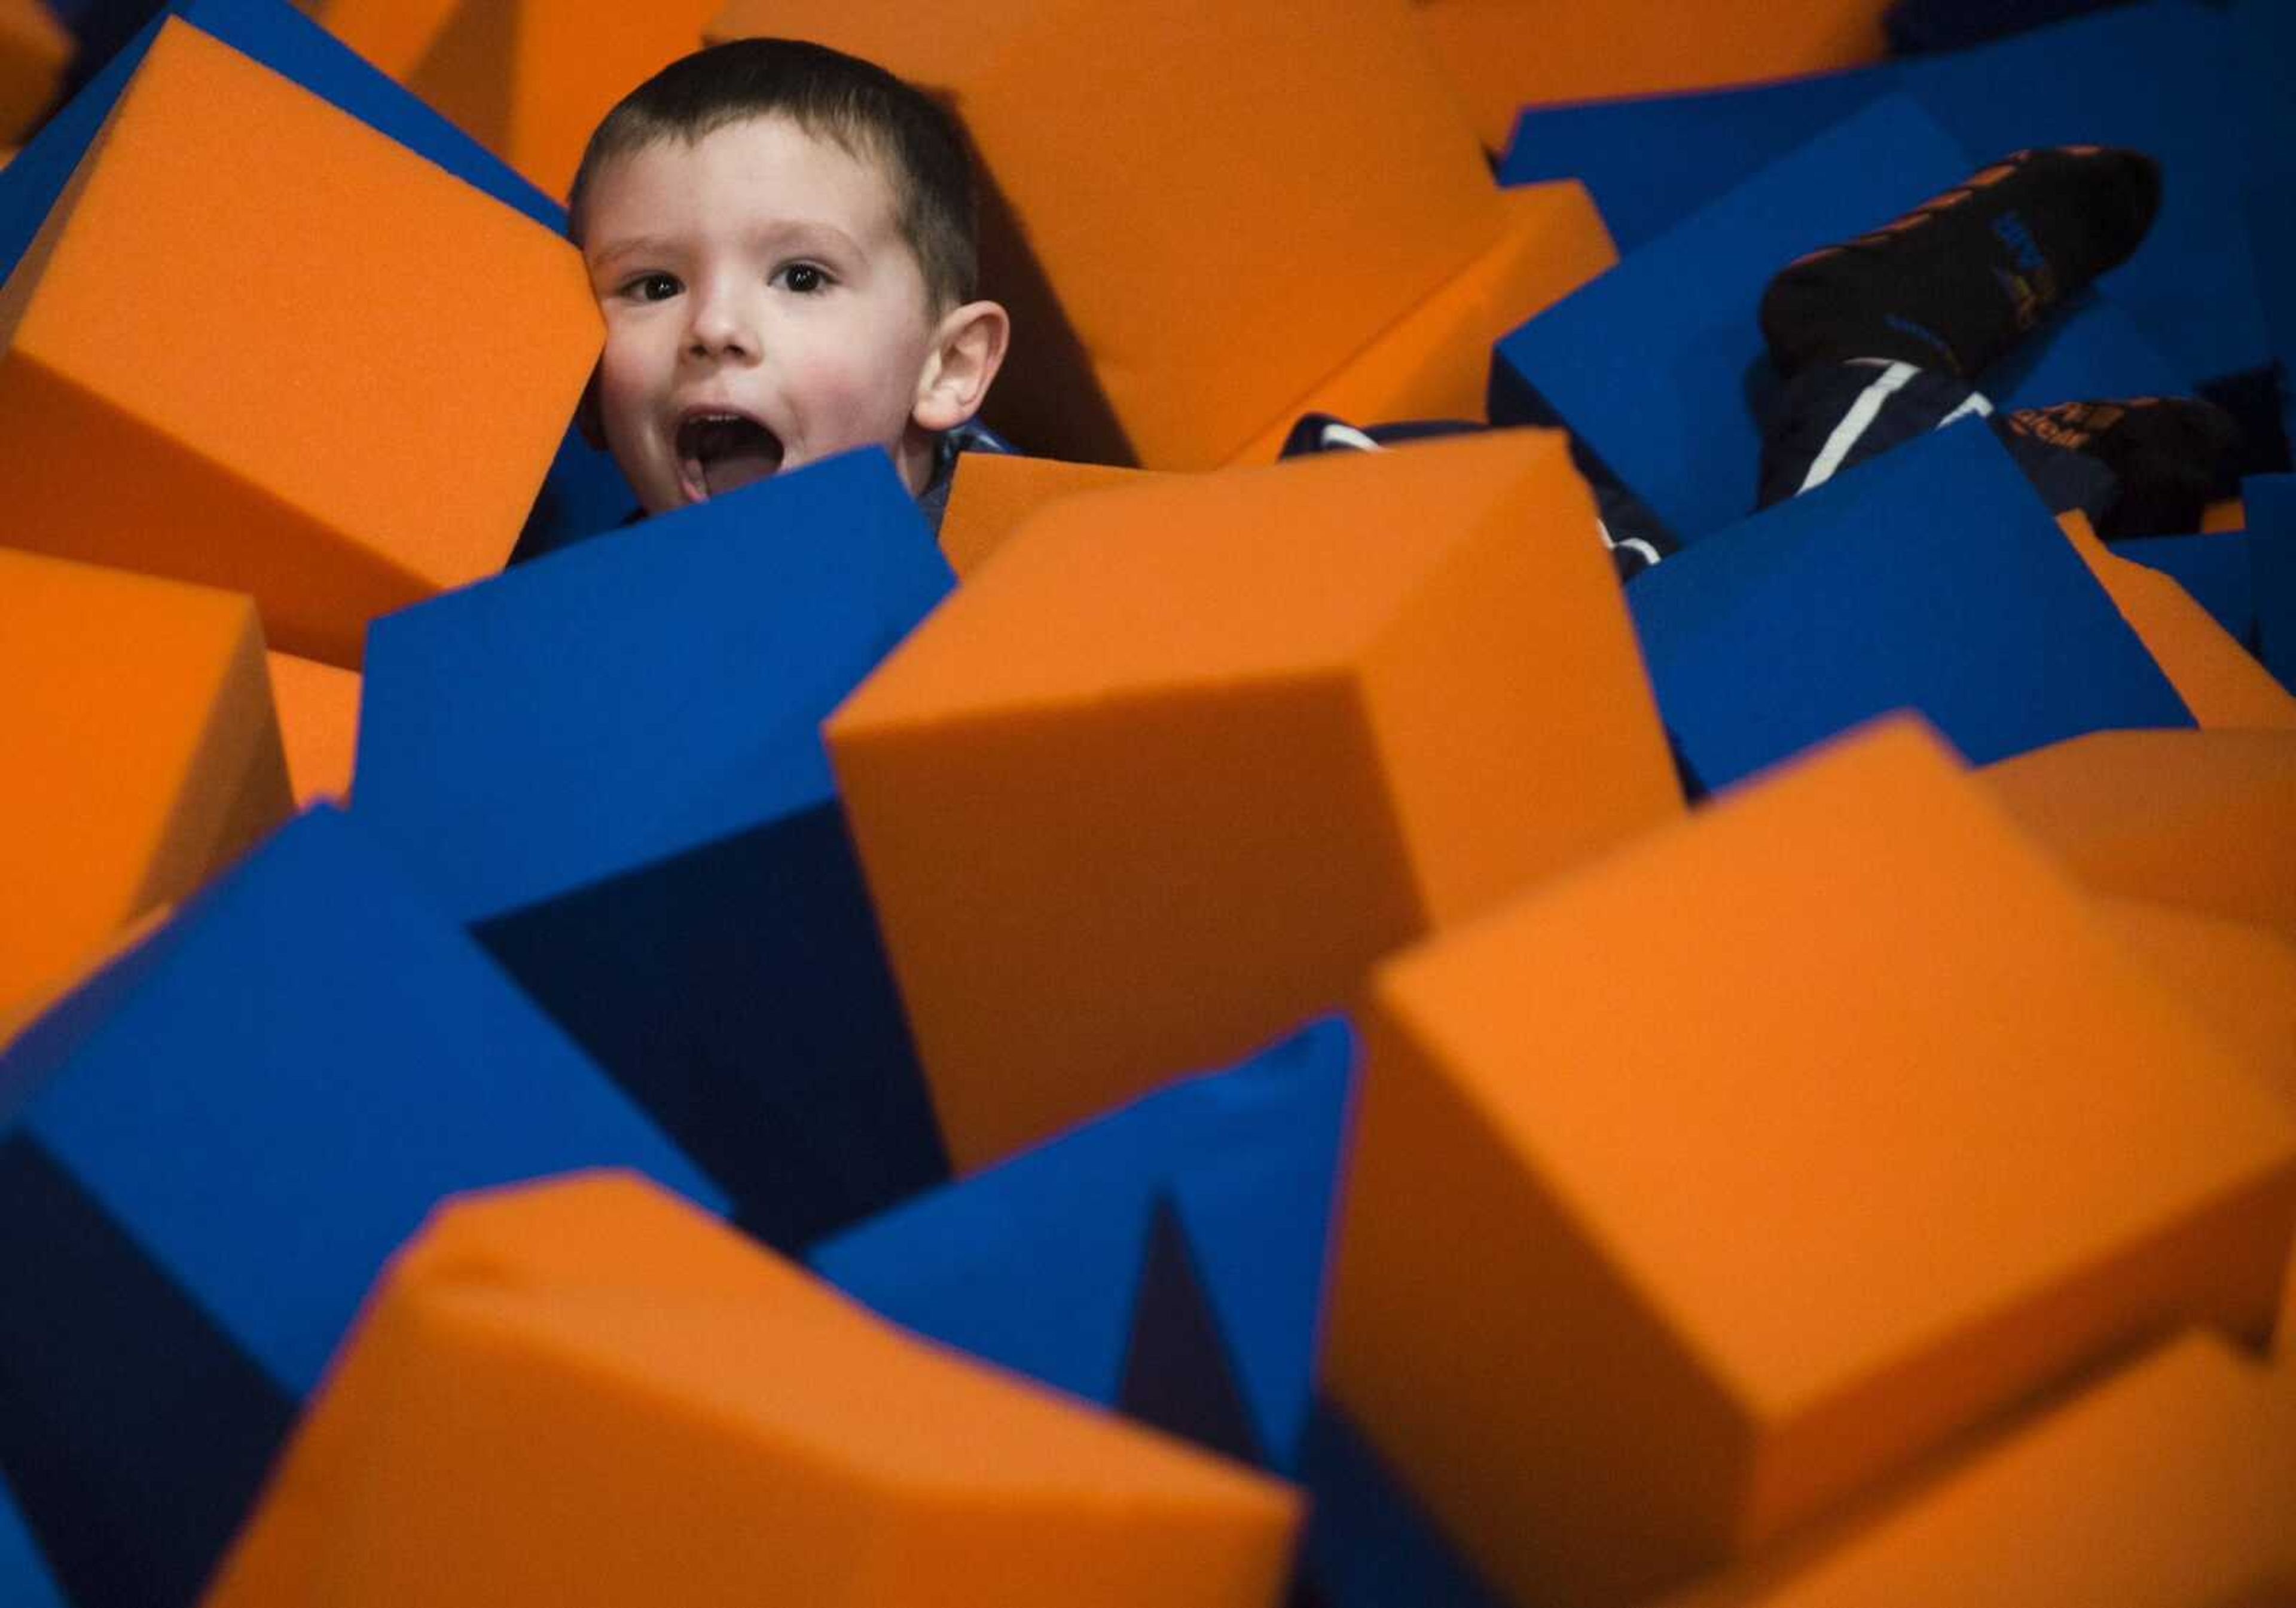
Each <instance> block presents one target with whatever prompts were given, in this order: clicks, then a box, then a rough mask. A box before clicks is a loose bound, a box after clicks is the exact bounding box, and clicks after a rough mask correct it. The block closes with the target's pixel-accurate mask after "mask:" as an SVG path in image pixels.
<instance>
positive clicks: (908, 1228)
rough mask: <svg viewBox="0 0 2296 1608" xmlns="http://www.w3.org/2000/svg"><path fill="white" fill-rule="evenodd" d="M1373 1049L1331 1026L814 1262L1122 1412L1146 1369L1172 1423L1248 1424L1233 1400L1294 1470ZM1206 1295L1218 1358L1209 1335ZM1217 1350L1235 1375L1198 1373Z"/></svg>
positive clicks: (963, 1343)
mask: <svg viewBox="0 0 2296 1608" xmlns="http://www.w3.org/2000/svg"><path fill="white" fill-rule="evenodd" d="M1354 1054H1355V1046H1354V1038H1353V1035H1352V1033H1349V1030H1348V1028H1347V1025H1346V1024H1345V1023H1343V1022H1341V1021H1339V1020H1337V1019H1328V1020H1325V1021H1323V1022H1320V1023H1317V1024H1312V1025H1310V1026H1308V1027H1307V1028H1304V1029H1302V1030H1301V1031H1300V1033H1297V1034H1294V1035H1293V1036H1292V1037H1291V1038H1289V1039H1287V1040H1285V1041H1283V1042H1282V1043H1281V1044H1278V1045H1276V1046H1275V1047H1274V1048H1272V1049H1268V1050H1267V1051H1264V1052H1263V1053H1261V1054H1260V1055H1259V1056H1256V1057H1252V1058H1251V1059H1250V1060H1247V1061H1245V1062H1243V1063H1242V1064H1241V1065H1237V1066H1235V1067H1234V1068H1233V1069H1231V1070H1229V1071H1226V1072H1223V1073H1213V1074H1209V1075H1205V1076H1201V1077H1197V1078H1193V1079H1190V1080H1188V1081H1187V1082H1182V1083H1179V1084H1177V1085H1175V1086H1173V1087H1172V1088H1169V1089H1167V1090H1160V1092H1158V1093H1155V1094H1152V1095H1150V1096H1148V1097H1147V1098H1144V1099H1142V1100H1138V1101H1136V1102H1135V1103H1134V1104H1132V1105H1130V1106H1125V1107H1123V1108H1122V1109H1121V1110H1119V1111H1117V1112H1114V1113H1112V1114H1109V1115H1107V1116H1104V1117H1102V1118H1100V1119H1098V1120H1097V1121H1095V1122H1088V1123H1086V1124H1085V1125H1083V1126H1081V1127H1078V1128H1076V1129H1072V1130H1070V1131H1069V1132H1067V1133H1065V1134H1063V1135H1062V1136H1061V1137H1059V1138H1057V1139H1053V1140H1051V1141H1049V1142H1047V1143H1046V1144H1044V1145H1041V1146H1039V1147H1037V1148H1035V1149H1033V1150H1029V1151H1026V1152H1024V1153H1022V1154H1021V1155H1018V1156H1015V1157H1013V1159H1011V1160H1010V1161H1007V1162H1005V1163H1001V1164H999V1165H998V1166H996V1167H993V1168H990V1169H989V1170H988V1171H984V1172H980V1173H977V1174H975V1175H974V1176H972V1177H971V1178H969V1179H964V1180H963V1181H962V1182H959V1183H955V1184H953V1185H950V1186H948V1187H947V1188H943V1189H939V1190H937V1191H935V1192H934V1193H932V1194H931V1195H929V1196H924V1197H923V1198H922V1199H920V1200H917V1201H914V1202H912V1203H910V1204H907V1205H905V1206H902V1207H899V1208H897V1209H896V1210H894V1211H892V1212H887V1213H885V1214H884V1215H883V1216H881V1217H879V1218H877V1219H875V1220H872V1221H870V1222H867V1223H865V1224H862V1225H861V1226H860V1227H858V1228H853V1229H851V1230H849V1231H848V1232H847V1233H845V1234H842V1235H840V1236H839V1237H836V1238H834V1239H832V1240H830V1241H827V1242H826V1243H824V1244H823V1245H820V1246H817V1247H816V1249H815V1251H814V1253H813V1255H812V1262H813V1265H814V1267H815V1269H816V1270H817V1271H819V1272H820V1273H821V1274H822V1275H823V1276H824V1277H827V1278H828V1279H830V1280H831V1281H832V1282H833V1283H835V1284H836V1285H838V1286H840V1288H842V1289H844V1290H846V1291H847V1292H848V1293H849V1294H853V1295H855V1296H857V1297H858V1298H859V1299H861V1300H862V1301H864V1302H867V1303H868V1304H869V1305H870V1306H872V1307H873V1308H874V1309H875V1310H878V1311H879V1312H881V1313H882V1314H883V1315H885V1316H886V1317H888V1318H891V1319H893V1320H894V1321H895V1322H897V1323H900V1324H903V1325H905V1326H907V1327H909V1328H911V1329H914V1330H916V1331H918V1332H919V1333H922V1334H924V1335H931V1336H932V1337H933V1338H935V1339H937V1340H940V1341H943V1342H945V1343H947V1344H950V1345H954V1346H956V1347H958V1348H959V1349H961V1350H964V1351H970V1352H972V1353H973V1354H974V1355H976V1356H980V1357H984V1358H987V1359H988V1360H990V1361H992V1362H996V1363H998V1364H1000V1365H1002V1366H1004V1367H1009V1368H1013V1369H1015V1370H1017V1371H1019V1372H1021V1373H1023V1374H1027V1375H1030V1376H1031V1377H1033V1378H1036V1379H1039V1380H1042V1381H1043V1382H1045V1383H1046V1384H1051V1385H1054V1386H1056V1387H1058V1388H1059V1389H1062V1390H1065V1391H1068V1392H1071V1393H1072V1394H1075V1395H1078V1396H1082V1397H1085V1398H1087V1400H1094V1401H1098V1402H1101V1403H1103V1405H1107V1406H1111V1407H1116V1406H1121V1405H1124V1403H1125V1402H1126V1400H1127V1390H1126V1385H1127V1379H1128V1363H1129V1362H1131V1361H1133V1360H1135V1359H1138V1360H1139V1361H1140V1362H1141V1364H1142V1366H1141V1367H1140V1368H1137V1369H1134V1370H1133V1371H1132V1374H1131V1379H1132V1387H1133V1388H1132V1396H1133V1400H1136V1401H1137V1402H1140V1403H1142V1404H1144V1405H1145V1404H1147V1403H1149V1402H1151V1401H1161V1402H1166V1403H1169V1402H1172V1401H1174V1400H1178V1401H1180V1402H1182V1403H1185V1404H1186V1405H1185V1406H1182V1407H1171V1408H1155V1409H1152V1410H1155V1411H1156V1412H1157V1413H1158V1415H1159V1419H1160V1421H1166V1420H1168V1419H1169V1420H1173V1421H1177V1422H1168V1427H1180V1426H1185V1425H1188V1424H1194V1425H1203V1424H1220V1423H1232V1416H1230V1415H1227V1414H1226V1411H1225V1409H1224V1408H1222V1407H1221V1405H1220V1395H1221V1392H1222V1391H1224V1390H1226V1389H1228V1388H1230V1387H1233V1389H1234V1391H1235V1392H1238V1393H1240V1395H1241V1398H1242V1407H1243V1413H1244V1417H1245V1421H1246V1426H1247V1427H1248V1430H1249V1435H1248V1440H1249V1442H1250V1444H1251V1447H1252V1448H1253V1449H1255V1450H1256V1452H1257V1455H1258V1457H1259V1461H1261V1462H1263V1463H1266V1464H1267V1465H1269V1466H1272V1467H1275V1468H1277V1469H1279V1470H1282V1469H1288V1468H1290V1467H1292V1466H1293V1465H1295V1463H1296V1460H1297V1457H1298V1453H1299V1448H1300V1435H1301V1433H1302V1429H1303V1426H1304V1424H1305V1423H1306V1419H1307V1414H1308V1404H1309V1400H1310V1395H1311V1385H1312V1369H1313V1360H1314V1356H1315V1336H1316V1315H1317V1312H1318V1311H1319V1310H1320V1305H1321V1297H1322V1289H1323V1277H1324V1250H1325V1245H1326V1242H1327V1239H1328V1237H1329V1233H1330V1226H1331V1205H1332V1188H1333V1179H1334V1172H1335V1169H1336V1167H1337V1164H1338V1156H1339V1149H1340V1142H1341V1129H1342V1126H1343V1124H1344V1122H1345V1117H1346V1103H1347V1094H1348V1087H1349V1071H1350V1066H1351V1065H1352V1062H1353V1059H1354ZM1160 1203H1163V1212H1165V1213H1166V1214H1168V1217H1167V1221H1168V1223H1169V1227H1168V1228H1166V1230H1165V1231H1164V1235H1163V1237H1158V1235H1157V1234H1156V1233H1155V1232H1154V1229H1155V1226H1156V1224H1157V1222H1158V1220H1159V1215H1160V1214H1159V1204H1160ZM1174 1229H1177V1233H1175V1232H1173V1230H1174ZM1182 1269H1185V1277H1182V1271H1181V1270H1182ZM1192 1291H1193V1293H1194V1294H1197V1295H1200V1296H1201V1302H1202V1304H1203V1305H1204V1306H1205V1307H1207V1308H1208V1309H1209V1310H1210V1318H1211V1321H1212V1324H1213V1326H1215V1327H1216V1328H1217V1330H1218V1340H1219V1344H1218V1347H1213V1346H1211V1345H1210V1344H1209V1343H1208V1342H1207V1341H1206V1340H1205V1337H1204V1336H1203V1335H1202V1334H1201V1328H1200V1327H1199V1328H1198V1330H1197V1332H1195V1333H1194V1334H1193V1336H1192V1335H1191V1332H1190V1323H1191V1319H1190V1318H1189V1316H1188V1313H1187V1311H1186V1310H1185V1306H1186V1302H1187V1301H1188V1300H1189V1299H1190V1298H1191V1297H1190V1292H1192ZM1215 1355H1217V1356H1218V1357H1219V1358H1221V1359H1225V1361H1226V1365H1227V1371H1226V1377H1225V1378H1224V1379H1223V1378H1218V1377H1212V1376H1210V1375H1209V1374H1206V1375H1199V1376H1197V1377H1196V1378H1195V1379H1193V1381H1191V1380H1189V1379H1187V1378H1185V1377H1184V1376H1183V1375H1185V1374H1186V1373H1187V1371H1188V1370H1187V1369H1186V1367H1185V1366H1184V1365H1183V1364H1184V1359H1186V1358H1189V1357H1194V1358H1197V1359H1209V1358H1210V1357H1213V1356H1215ZM1176 1359H1182V1360H1176ZM1150 1363H1154V1364H1155V1365H1156V1366H1157V1367H1159V1368H1160V1370H1161V1376H1160V1377H1159V1378H1158V1379H1157V1380H1156V1381H1155V1382H1154V1384H1153V1385H1152V1387H1151V1385H1150V1384H1148V1382H1147V1381H1145V1380H1144V1378H1143V1376H1142V1375H1143V1374H1144V1372H1145V1371H1146V1369H1147V1365H1148V1364H1150ZM1238 1438H1239V1439H1243V1438H1245V1437H1242V1436H1239V1437H1238Z"/></svg>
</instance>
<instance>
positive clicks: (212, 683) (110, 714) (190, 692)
mask: <svg viewBox="0 0 2296 1608" xmlns="http://www.w3.org/2000/svg"><path fill="white" fill-rule="evenodd" d="M0 776H5V777H6V778H7V779H8V780H7V786H6V787H5V788H4V789H0V889H4V890H5V892H4V894H0V1013H4V1012H5V1011H6V1008H8V1007H9V1006H10V1004H11V1003H12V1002H13V1001H18V1000H22V999H24V998H25V997H26V996H28V995H30V994H33V993H36V992H41V991H42V990H43V989H44V987H45V986H47V985H52V984H55V983H58V982H61V981H62V980H64V979H65V978H66V977H67V976H68V975H73V974H76V973H77V971H78V969H79V965H80V962H81V961H82V959H83V958H84V957H86V956H87V955H88V954H90V953H92V952H94V951H99V950H101V949H102V948H103V946H105V945H106V943H108V942H109V941H110V940H111V937H112V935H114V934H115V933H116V932H117V931H118V930H119V928H120V927H121V926H124V925H125V924H127V922H129V921H131V920H133V919H134V918H136V917H137V916H138V915H140V914H142V913H143V912H145V911H147V910H152V908H154V907H155V906H158V905H162V904H172V903H175V902H178V901H180V900H182V899H184V897H185V896H186V895H188V894H192V893H193V892H194V891H195V890H197V889H198V887H199V886H201V884H202V883H204V882H205V881H206V880H207V878H208V877H209V875H210V874H211V873H212V872H214V871H215V870H217V869H219V868H220V867H221V866H223V865H224V864H225V863H226V862H228V861H231V860H233V859H234V858H235V857H236V856H237V855H238V854H239V853H240V852H241V851H242V850H243V849H245V848H247V847H248V846H249V845H250V844H252V843H253V842H254V841H255V840H256V839H257V838H258V837H261V836H262V835H263V834H264V833H266V832H267V831H269V830H270V829H271V828H273V827H275V826H276V825H277V824H278V823H279V822H281V821H283V820H285V819H286V818H287V815H288V812H289V810H290V808H291V801H290V799H289V796H288V788H287V767H286V763H285V760H284V759H283V756H282V755H281V752H280V746H279V729H278V727H277V725H276V724H275V722H274V721H273V718H272V713H271V695H270V690H269V688H268V687H267V686H266V683H265V679H264V670H263V633H262V630H261V628H260V626H259V625H258V624H257V621H256V617H255V606H254V605H253V604H252V603H251V602H250V601H249V600H247V599H246V598H244V597H240V596H237V595H234V594H233V593H229V592H215V591H211V590H209V588H207V587H204V586H188V585H184V584H182V583H180V582H175V581H163V580H158V579H155V578H153V577H152V576H148V575H130V574H127V573H125V572H122V571H119V570H110V569H99V568H95V567H92V566H90V565H86V564H75V563H70V562H67V561H65V560H62V559H49V558H42V557H38V556H37V555H34V554H31V553H23V552H16V551H11V550H9V549H6V548H0Z"/></svg>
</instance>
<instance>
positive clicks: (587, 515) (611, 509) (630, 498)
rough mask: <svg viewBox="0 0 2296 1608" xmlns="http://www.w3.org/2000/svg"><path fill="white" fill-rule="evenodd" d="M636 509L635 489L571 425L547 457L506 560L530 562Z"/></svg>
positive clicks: (621, 521) (616, 523)
mask: <svg viewBox="0 0 2296 1608" xmlns="http://www.w3.org/2000/svg"><path fill="white" fill-rule="evenodd" d="M637 511H638V499H637V494H636V493H635V492H634V491H632V490H631V489H630V483H629V482H628V481H627V480H626V479H624V478H623V477H622V471H621V470H620V469H618V468H617V467H615V464H614V461H613V459H612V458H611V456H610V455H609V454H607V453H605V452H603V451H602V450H600V449H599V448H597V447H594V446H592V445H590V444H589V443H588V442H587V441H585V440H584V439H583V438H582V433H581V431H579V430H578V429H568V430H567V432H566V437H565V439H564V440H562V441H561V442H560V443H559V444H558V455H557V456H556V457H555V458H553V459H552V460H551V462H550V472H549V474H548V475H546V476H545V477H544V478H543V482H542V490H541V492H540V494H538V495H537V496H536V498H535V500H534V507H533V509H532V510H530V511H529V513H528V514H527V516H526V524H525V526H524V527H523V528H521V531H520V532H519V537H518V545H517V547H516V548H515V549H514V550H513V551H512V553H511V556H510V561H511V562H512V563H513V564H524V563H529V562H530V561H532V560H533V559H539V558H544V557H546V556H547V555H549V554H551V553H553V552H556V551H559V550H560V549H562V548H566V547H571V546H573V545H574V543H577V542H586V541H588V540H589V539H590V538H591V537H592V536H600V535H606V534H607V533H608V532H610V531H613V530H618V529H619V528H620V527H621V526H623V525H625V524H627V523H628V522H629V520H630V519H631V518H632V517H633V516H635V514H636V513H637Z"/></svg>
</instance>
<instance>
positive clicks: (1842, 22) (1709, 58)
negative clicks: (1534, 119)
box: [1413, 0, 1890, 151]
mask: <svg viewBox="0 0 2296 1608" xmlns="http://www.w3.org/2000/svg"><path fill="white" fill-rule="evenodd" d="M1889 5H1890V0H1705V3H1704V4H1698V5H1683V4H1677V3H1676V0H1611V3H1610V4H1605V5H1601V6H1587V5H1582V4H1576V3H1575V0H1419V3H1418V4H1416V5H1415V6H1414V8H1413V14H1414V15H1415V17H1416V18H1417V19H1418V21H1419V26H1420V28H1421V29H1423V31H1424V33H1425V36H1426V38H1427V42H1428V44H1429V45H1431V47H1432V48H1433V50H1434V53H1435V58H1436V60H1437V61H1440V62H1441V63H1442V64H1443V67H1444V69H1445V71H1446V72H1447V74H1448V76H1449V77H1450V78H1451V80H1452V82H1453V84H1454V86H1455V93H1456V94H1457V96H1458V98H1459V104H1460V106H1461V109H1462V110H1464V112H1465V114H1466V116H1467V118H1468V120H1469V121H1470V122H1471V123H1472V125H1473V126H1474V129H1475V133H1476V135H1478V136H1479V137H1480V139H1481V140H1482V142H1483V143H1484V144H1485V145H1486V146H1487V147H1488V148H1489V149H1490V150H1493V151H1504V150H1505V149H1506V146H1507V142H1508V141H1509V140H1510V139H1511V138H1512V137H1513V134H1514V120H1515V114H1516V113H1517V112H1518V111H1520V110H1521V109H1522V108H1523V107H1524V106H1526V105H1528V104H1529V103H1530V102H1534V101H1585V100H1592V99H1594V98H1595V97H1596V96H1600V95H1636V94H1659V93H1661V92H1662V91H1665V90H1673V89H1711V88H1718V87H1720V86H1725V85H1730V84H1748V83H1753V82H1755V81H1757V80H1759V79H1764V78H1787V77H1790V76H1792V75H1793V74H1796V73H1807V72H1821V71H1824V70H1825V69H1829V68H1835V67H1859V66H1863V65H1865V64H1866V63H1867V62H1871V61H1880V60H1881V59H1882V52H1883V50H1884V48H1885V47H1886V45H1887V43H1888V42H1887V40H1886V39H1885V38H1884V37H1882V12H1885V11H1887V10H1888V9H1889Z"/></svg>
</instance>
